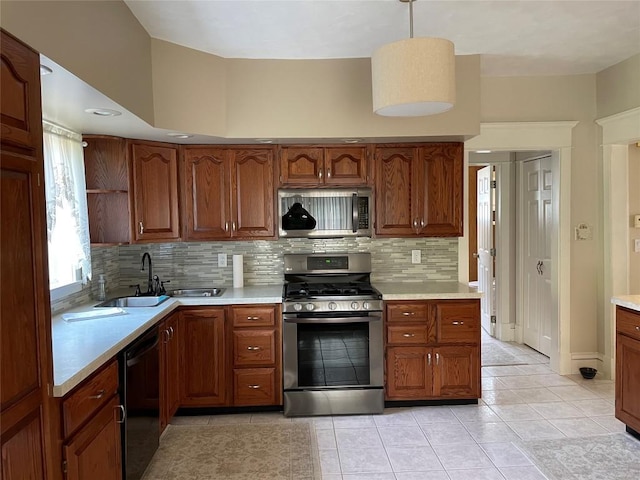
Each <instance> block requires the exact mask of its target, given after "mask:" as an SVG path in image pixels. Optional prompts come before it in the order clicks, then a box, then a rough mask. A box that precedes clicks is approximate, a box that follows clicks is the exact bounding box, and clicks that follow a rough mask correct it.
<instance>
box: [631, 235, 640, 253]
mask: <svg viewBox="0 0 640 480" xmlns="http://www.w3.org/2000/svg"><path fill="white" fill-rule="evenodd" d="M633 251H634V252H636V253H640V238H636V239H635V240H634V241H633Z"/></svg>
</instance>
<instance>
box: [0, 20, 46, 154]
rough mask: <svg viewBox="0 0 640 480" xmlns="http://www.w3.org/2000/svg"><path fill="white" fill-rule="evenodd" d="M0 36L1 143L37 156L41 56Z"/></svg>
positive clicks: (40, 149) (40, 127) (39, 143)
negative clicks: (0, 49)
mask: <svg viewBox="0 0 640 480" xmlns="http://www.w3.org/2000/svg"><path fill="white" fill-rule="evenodd" d="M0 35H1V37H0V44H1V45H2V51H1V52H0V91H2V95H0V111H2V115H1V120H0V121H1V123H2V127H1V128H2V143H3V144H4V145H11V146H13V147H19V148H20V149H24V150H26V152H27V154H28V155H30V156H33V157H37V156H39V155H41V152H42V117H41V113H40V112H41V111H40V57H39V55H38V53H37V52H35V51H34V50H31V49H30V48H29V47H27V46H26V45H24V44H22V43H21V42H19V41H18V40H16V39H15V38H13V37H12V36H11V35H9V34H7V33H6V32H4V31H1V32H0Z"/></svg>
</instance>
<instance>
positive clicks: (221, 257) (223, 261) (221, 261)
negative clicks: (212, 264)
mask: <svg viewBox="0 0 640 480" xmlns="http://www.w3.org/2000/svg"><path fill="white" fill-rule="evenodd" d="M218 266H219V267H226V266H227V254H226V253H219V254H218Z"/></svg>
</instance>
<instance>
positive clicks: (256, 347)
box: [247, 345, 260, 352]
mask: <svg viewBox="0 0 640 480" xmlns="http://www.w3.org/2000/svg"><path fill="white" fill-rule="evenodd" d="M247 350H249V351H252V352H253V351H255V350H260V347H258V346H252V345H249V346H248V347H247Z"/></svg>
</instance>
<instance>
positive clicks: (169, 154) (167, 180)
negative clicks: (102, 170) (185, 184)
mask: <svg viewBox="0 0 640 480" xmlns="http://www.w3.org/2000/svg"><path fill="white" fill-rule="evenodd" d="M131 158H132V165H133V167H132V171H133V185H134V187H133V188H134V192H133V197H134V214H133V226H132V228H133V230H134V231H135V240H136V241H146V240H177V239H179V237H180V223H179V219H178V156H177V150H176V148H175V147H170V146H162V145H160V144H152V143H132V144H131Z"/></svg>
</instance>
